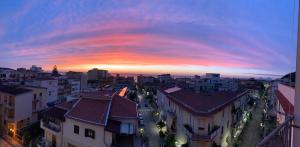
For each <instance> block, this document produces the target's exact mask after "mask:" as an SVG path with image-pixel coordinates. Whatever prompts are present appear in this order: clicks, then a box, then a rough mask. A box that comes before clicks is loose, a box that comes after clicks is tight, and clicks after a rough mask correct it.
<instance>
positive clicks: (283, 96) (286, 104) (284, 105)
mask: <svg viewBox="0 0 300 147" xmlns="http://www.w3.org/2000/svg"><path fill="white" fill-rule="evenodd" d="M275 99H276V100H277V102H276V108H275V110H276V111H277V123H278V124H282V123H283V122H284V121H285V120H286V116H288V115H290V116H292V115H294V104H295V89H294V88H293V87H290V86H287V85H284V84H278V89H277V90H276V91H275Z"/></svg>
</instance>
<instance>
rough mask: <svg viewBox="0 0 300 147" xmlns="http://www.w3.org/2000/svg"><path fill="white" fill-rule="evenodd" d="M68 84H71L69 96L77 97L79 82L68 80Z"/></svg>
mask: <svg viewBox="0 0 300 147" xmlns="http://www.w3.org/2000/svg"><path fill="white" fill-rule="evenodd" d="M68 81H69V83H70V84H71V96H73V97H77V96H79V94H80V81H78V80H73V79H69V80H68Z"/></svg>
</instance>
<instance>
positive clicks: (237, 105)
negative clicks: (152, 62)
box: [157, 87, 250, 147]
mask: <svg viewBox="0 0 300 147" xmlns="http://www.w3.org/2000/svg"><path fill="white" fill-rule="evenodd" d="M157 97H158V106H159V110H160V116H161V118H162V119H163V120H164V121H165V122H166V124H167V126H168V130H170V131H172V132H176V140H177V143H178V144H180V145H182V144H185V143H187V142H188V143H189V144H190V146H193V147H210V146H213V145H220V146H222V147H223V146H227V141H226V140H230V138H231V136H232V134H231V129H232V126H234V125H235V124H236V123H237V122H238V121H240V120H241V118H242V116H243V114H244V112H245V111H246V109H247V103H248V101H249V99H250V95H249V90H245V91H235V92H233V91H228V92H213V93H205V92H201V93H196V92H193V91H190V90H184V89H181V88H179V87H173V88H167V89H159V90H158V92H157Z"/></svg>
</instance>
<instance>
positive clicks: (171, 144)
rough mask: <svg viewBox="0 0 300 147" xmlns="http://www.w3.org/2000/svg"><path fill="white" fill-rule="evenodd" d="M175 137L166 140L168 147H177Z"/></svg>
mask: <svg viewBox="0 0 300 147" xmlns="http://www.w3.org/2000/svg"><path fill="white" fill-rule="evenodd" d="M175 142H176V139H175V135H174V134H170V135H168V136H167V138H166V140H165V144H166V146H167V147H174V146H175Z"/></svg>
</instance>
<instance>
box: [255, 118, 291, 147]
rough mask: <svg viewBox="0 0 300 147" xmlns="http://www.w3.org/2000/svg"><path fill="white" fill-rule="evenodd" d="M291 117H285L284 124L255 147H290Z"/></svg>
mask: <svg viewBox="0 0 300 147" xmlns="http://www.w3.org/2000/svg"><path fill="white" fill-rule="evenodd" d="M293 119H294V118H293V117H292V116H287V118H286V120H285V121H284V123H282V124H281V125H280V126H278V127H277V128H276V129H275V130H273V131H272V132H271V133H270V134H269V135H267V136H266V137H265V138H264V139H263V140H262V141H261V142H260V143H259V144H258V145H256V147H291V144H292V143H291V142H292V136H291V132H292V127H293V125H292V123H293Z"/></svg>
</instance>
